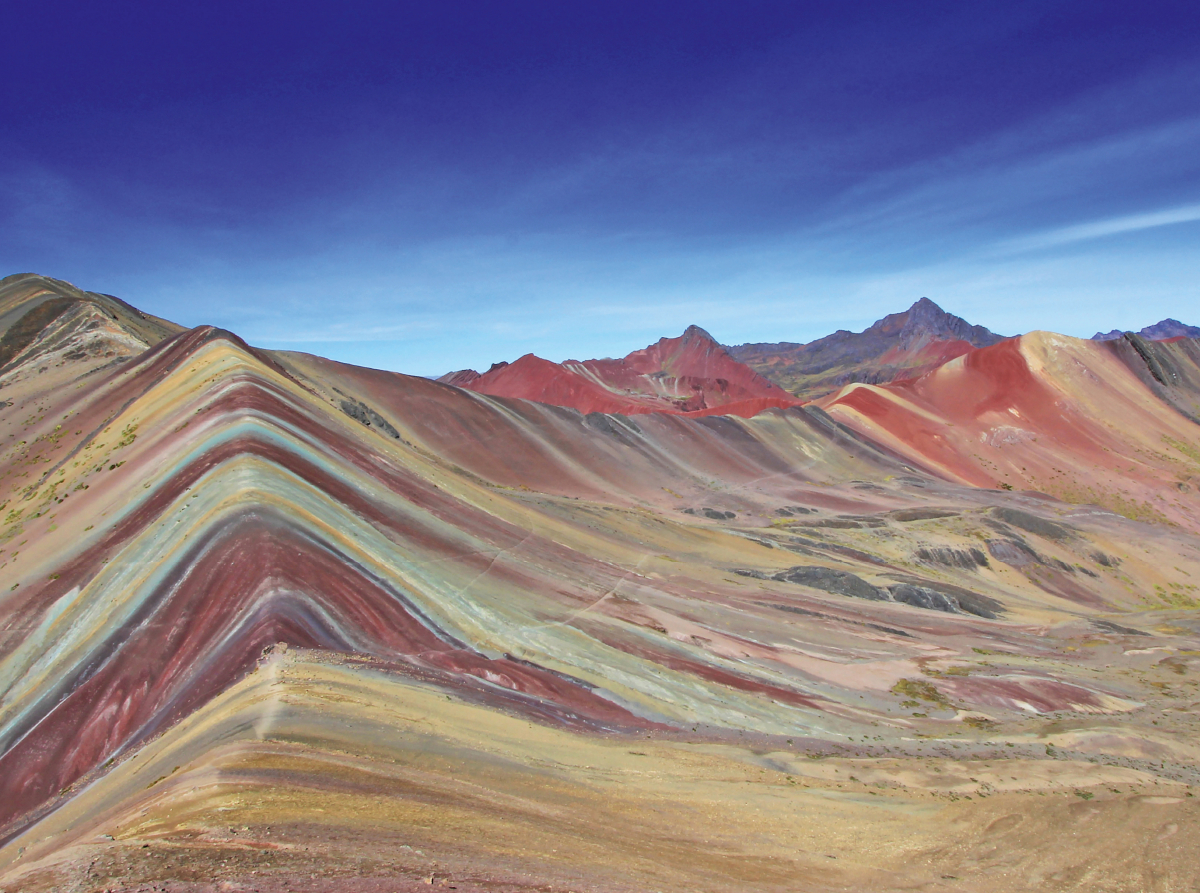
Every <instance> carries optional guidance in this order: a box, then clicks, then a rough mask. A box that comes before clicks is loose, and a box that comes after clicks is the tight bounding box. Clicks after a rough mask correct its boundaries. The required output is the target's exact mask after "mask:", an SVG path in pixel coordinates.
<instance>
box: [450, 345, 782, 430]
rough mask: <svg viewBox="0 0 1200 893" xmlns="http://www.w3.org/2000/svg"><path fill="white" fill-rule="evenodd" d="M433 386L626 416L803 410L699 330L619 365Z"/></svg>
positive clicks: (574, 363)
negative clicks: (784, 408) (655, 413)
mask: <svg viewBox="0 0 1200 893" xmlns="http://www.w3.org/2000/svg"><path fill="white" fill-rule="evenodd" d="M438 380H439V381H441V382H444V383H446V384H451V385H454V386H455V387H460V388H466V389H468V390H471V391H476V392H478V393H480V394H490V395H492V396H494V397H520V398H522V399H525V400H536V401H538V402H539V403H551V404H554V405H556V406H569V407H572V408H574V409H578V410H580V411H581V412H609V413H622V414H624V415H636V414H640V413H646V412H669V413H676V414H684V415H696V414H700V415H709V414H712V413H714V412H719V413H721V414H724V415H740V416H752V415H755V414H756V413H759V412H762V411H763V410H764V409H767V408H770V407H780V408H781V407H784V406H793V405H796V404H798V403H800V402H801V401H800V400H798V399H796V398H795V397H793V396H791V395H790V394H788V393H787V392H786V391H785V390H783V388H781V387H780V386H779V385H778V384H775V383H774V382H772V381H770V380H768V379H766V378H764V377H763V376H761V375H759V374H758V373H757V372H755V371H754V370H753V369H751V368H750V367H748V366H747V365H745V364H744V363H740V362H738V361H737V360H735V359H734V358H733V357H731V356H730V355H729V353H728V351H727V350H726V349H725V348H724V347H722V346H721V345H720V344H718V343H717V342H716V341H715V340H714V339H713V337H712V335H710V334H708V332H706V331H704V329H702V328H700V327H699V326H689V327H688V329H687V330H686V331H685V332H684V333H683V334H682V335H680V336H679V337H678V338H661V339H659V341H658V342H657V343H655V344H652V345H650V346H649V347H646V348H643V349H642V350H635V351H633V353H631V354H629V355H628V356H626V357H623V358H621V359H617V360H612V359H603V360H584V361H582V362H581V361H579V360H567V361H566V362H563V363H552V362H551V361H550V360H544V359H542V358H541V357H537V356H534V355H533V354H526V355H525V356H523V357H521V358H520V359H519V360H517V361H516V362H513V363H496V364H495V365H494V366H492V367H491V368H490V369H489V370H488V371H487V372H485V373H483V374H482V375H480V374H479V373H478V372H476V371H475V370H473V369H464V370H462V371H460V372H451V373H449V374H448V375H443V376H442V377H441V378H440V379H438Z"/></svg>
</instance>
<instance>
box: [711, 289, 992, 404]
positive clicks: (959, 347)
mask: <svg viewBox="0 0 1200 893" xmlns="http://www.w3.org/2000/svg"><path fill="white" fill-rule="evenodd" d="M1003 340H1004V336H1003V335H997V334H996V333H995V332H992V331H989V330H988V329H986V328H984V327H983V326H973V325H971V324H970V323H969V322H967V321H966V320H965V319H962V318H961V317H958V316H954V315H953V314H950V313H947V312H946V311H945V310H943V309H942V308H941V307H939V306H938V305H937V304H935V303H934V302H933V301H931V300H929V298H921V299H920V300H919V301H917V302H916V303H915V304H913V305H912V306H911V307H909V308H908V309H907V310H905V311H904V312H902V313H892V314H890V315H888V316H885V317H884V318H883V319H881V320H879V321H878V322H876V323H875V324H874V325H872V326H871V327H870V328H868V329H866V330H865V331H863V332H848V331H846V330H844V329H842V330H839V331H837V332H834V333H833V334H832V335H826V336H825V337H824V338H820V339H818V340H816V341H812V342H809V343H808V344H795V343H791V342H779V343H776V344H742V345H739V346H737V347H731V348H729V352H730V354H731V355H732V356H733V357H735V358H736V359H738V360H741V361H742V362H743V363H745V364H746V365H747V366H749V367H750V368H751V369H753V370H754V371H756V372H758V373H759V374H760V375H763V376H766V377H767V378H769V379H771V380H772V381H774V382H776V383H778V384H779V385H781V386H782V387H784V388H785V389H786V390H788V391H789V392H791V393H792V394H794V395H795V396H797V397H801V398H804V399H809V400H811V399H814V398H816V397H820V396H823V395H824V394H828V393H830V392H832V391H836V390H837V389H838V388H840V387H842V386H843V385H846V384H850V383H852V382H865V383H868V384H882V383H884V382H889V381H895V380H896V379H899V378H913V377H915V376H917V375H920V374H921V373H922V372H926V371H928V370H930V369H934V368H936V367H937V366H940V365H941V364H942V363H945V362H946V361H947V360H952V359H954V358H955V357H957V356H961V355H962V354H964V353H967V352H968V351H970V350H972V349H974V348H976V347H987V346H988V345H991V344H996V343H997V342H1000V341H1003Z"/></svg>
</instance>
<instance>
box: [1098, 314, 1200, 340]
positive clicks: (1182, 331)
mask: <svg viewBox="0 0 1200 893" xmlns="http://www.w3.org/2000/svg"><path fill="white" fill-rule="evenodd" d="M1124 334H1126V333H1125V332H1123V331H1121V330H1120V329H1113V330H1112V331H1111V332H1097V333H1096V334H1095V335H1093V336H1092V340H1093V341H1116V340H1117V339H1118V338H1120V337H1121V336H1122V335H1124ZM1137 334H1138V335H1141V336H1142V337H1143V338H1149V339H1150V340H1151V341H1165V340H1167V339H1168V338H1200V326H1189V325H1184V324H1183V323H1181V322H1180V321H1179V320H1177V319H1169V318H1168V319H1164V320H1162V321H1161V322H1156V323H1155V324H1154V325H1152V326H1146V328H1144V329H1142V330H1141V331H1140V332H1137Z"/></svg>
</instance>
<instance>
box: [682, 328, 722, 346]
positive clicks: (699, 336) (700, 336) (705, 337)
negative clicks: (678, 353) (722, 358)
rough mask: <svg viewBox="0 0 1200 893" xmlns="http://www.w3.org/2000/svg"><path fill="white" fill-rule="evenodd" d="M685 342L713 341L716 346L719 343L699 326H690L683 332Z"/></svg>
mask: <svg viewBox="0 0 1200 893" xmlns="http://www.w3.org/2000/svg"><path fill="white" fill-rule="evenodd" d="M683 340H684V341H695V340H701V341H711V342H713V343H714V344H716V342H717V339H716V338H714V337H713V336H712V335H710V334H708V332H706V331H705V330H704V329H702V328H700V327H699V326H688V327H687V328H686V329H684V330H683Z"/></svg>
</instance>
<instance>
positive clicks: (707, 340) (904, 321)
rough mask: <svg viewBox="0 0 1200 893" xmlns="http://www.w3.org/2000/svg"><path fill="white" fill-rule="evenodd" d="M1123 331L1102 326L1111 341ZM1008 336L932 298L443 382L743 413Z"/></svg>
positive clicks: (546, 399) (1176, 330)
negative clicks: (770, 337)
mask: <svg viewBox="0 0 1200 893" xmlns="http://www.w3.org/2000/svg"><path fill="white" fill-rule="evenodd" d="M1123 334H1124V333H1122V332H1120V331H1117V330H1115V329H1114V330H1113V331H1112V332H1109V333H1108V334H1101V333H1097V334H1096V335H1095V337H1094V338H1093V340H1096V341H1114V340H1117V339H1119V338H1121V336H1122V335H1123ZM1137 334H1138V335H1139V336H1140V337H1142V338H1145V339H1149V340H1153V341H1162V340H1166V339H1170V338H1178V337H1188V338H1196V337H1200V327H1196V326H1188V325H1184V324H1183V323H1181V322H1179V321H1178V320H1175V319H1164V320H1163V321H1162V322H1160V323H1157V324H1155V325H1153V326H1147V327H1146V328H1144V329H1142V330H1141V332H1139V333H1137ZM1004 340H1006V336H1004V335H998V334H996V333H995V332H993V331H991V330H990V329H987V328H985V327H984V326H977V325H972V324H971V323H969V322H967V321H966V320H965V319H963V318H962V317H960V316H955V315H954V314H952V313H947V312H946V311H945V310H943V309H942V308H941V307H939V306H938V305H937V304H936V303H934V302H933V301H931V300H929V298H921V299H920V300H919V301H917V302H915V303H914V304H913V305H912V306H911V307H909V308H908V309H907V310H905V311H902V312H900V313H892V314H889V315H888V316H885V317H884V318H883V319H881V320H878V321H877V322H876V323H875V324H874V325H872V326H870V327H869V328H867V329H866V330H864V331H862V332H849V331H846V330H845V329H841V330H839V331H837V332H834V333H833V334H832V335H826V336H825V337H824V338H819V339H817V340H816V341H810V342H809V343H807V344H799V343H794V342H789V341H780V342H775V343H760V344H740V345H736V346H732V347H730V346H722V345H721V344H719V343H717V341H716V339H714V338H713V337H712V335H710V334H709V333H708V332H706V331H704V329H702V328H700V327H699V326H689V327H688V329H687V330H686V331H685V332H684V333H683V334H682V335H681V336H679V337H678V338H662V339H660V340H659V341H658V342H657V343H655V344H652V345H651V346H649V347H647V348H644V349H642V350H635V351H634V352H633V353H631V354H629V355H628V356H626V357H623V358H621V359H616V360H613V359H601V360H583V361H579V360H567V361H565V362H563V363H554V362H551V361H550V360H544V359H542V358H540V357H537V356H535V355H534V354H526V355H525V356H523V357H521V358H520V359H518V360H516V361H515V362H512V363H508V362H501V363H496V364H494V365H493V366H492V367H491V368H490V369H488V371H487V372H485V373H483V374H482V375H481V374H480V373H478V372H476V371H475V370H473V369H464V370H461V371H458V372H451V373H448V374H446V375H443V376H442V377H441V378H439V379H438V381H441V382H443V383H445V384H450V385H454V386H455V387H460V388H465V389H467V390H471V391H475V392H477V393H481V394H489V395H491V396H493V397H517V398H521V399H524V400H535V401H537V402H539V403H549V404H552V405H555V406H566V407H570V408H573V409H578V410H580V411H581V412H607V413H621V414H624V415H637V414H640V413H646V412H667V413H673V414H680V415H712V414H715V413H719V414H722V415H740V416H744V417H749V416H753V415H754V414H756V413H758V412H761V411H763V410H764V409H768V408H771V407H778V408H783V407H786V406H790V405H795V404H797V403H803V402H808V401H811V400H817V399H820V398H823V397H827V396H831V395H833V394H835V393H836V392H837V391H839V390H840V389H841V388H843V387H844V386H845V385H848V384H854V383H862V384H887V383H889V382H894V381H903V380H909V379H915V378H917V377H919V376H921V375H924V374H925V373H928V372H931V371H933V370H934V369H937V368H938V367H940V366H942V365H943V364H945V363H947V362H949V361H950V360H953V359H955V358H956V357H960V356H963V355H964V354H967V353H970V352H971V351H974V350H977V349H978V348H982V347H990V346H992V345H995V344H998V343H1000V342H1001V341H1004Z"/></svg>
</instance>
